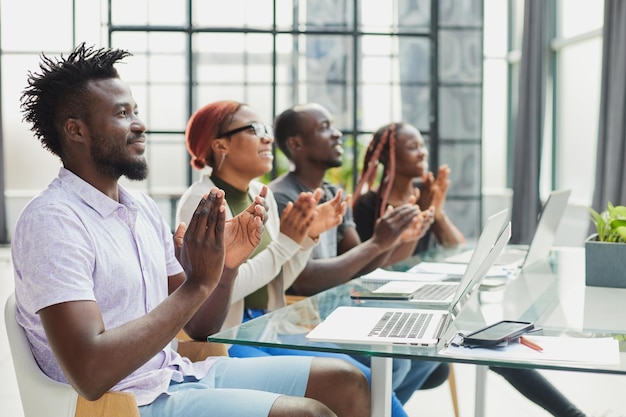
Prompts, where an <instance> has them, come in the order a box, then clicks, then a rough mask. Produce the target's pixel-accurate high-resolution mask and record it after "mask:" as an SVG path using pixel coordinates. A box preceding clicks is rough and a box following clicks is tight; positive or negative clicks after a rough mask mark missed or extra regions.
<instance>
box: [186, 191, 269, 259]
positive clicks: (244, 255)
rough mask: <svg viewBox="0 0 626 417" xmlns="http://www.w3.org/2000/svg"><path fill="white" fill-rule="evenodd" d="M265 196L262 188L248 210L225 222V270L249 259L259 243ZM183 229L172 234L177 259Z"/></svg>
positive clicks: (265, 193)
mask: <svg viewBox="0 0 626 417" xmlns="http://www.w3.org/2000/svg"><path fill="white" fill-rule="evenodd" d="M266 196H267V187H266V186H263V188H262V189H261V191H260V192H259V195H257V196H256V197H255V199H254V201H253V202H252V204H250V205H249V206H248V208H246V209H245V210H244V211H242V212H241V213H239V214H238V215H237V216H235V217H233V218H232V219H229V220H226V224H225V231H224V241H225V250H226V254H225V256H224V266H225V267H226V268H230V269H235V268H237V267H238V266H239V265H241V264H242V263H243V262H245V261H246V260H247V259H248V258H249V257H250V255H251V254H252V252H254V250H255V249H256V247H257V246H258V245H259V243H261V237H262V234H263V225H264V224H265V222H266V221H267V211H268V205H267V202H266V201H265V197H266ZM185 229H186V227H185V224H184V223H181V224H179V225H178V228H177V229H176V232H175V233H174V247H175V249H176V257H177V258H179V255H178V254H179V252H180V248H181V246H182V243H183V236H184V234H185ZM179 259H180V258H179Z"/></svg>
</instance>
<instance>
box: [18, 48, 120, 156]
mask: <svg viewBox="0 0 626 417" xmlns="http://www.w3.org/2000/svg"><path fill="white" fill-rule="evenodd" d="M127 56H131V54H130V53H129V52H127V51H124V50H121V49H110V48H100V49H94V47H92V46H90V47H87V46H85V43H84V42H83V43H81V44H80V45H78V46H77V47H76V48H74V50H73V51H72V52H71V53H70V54H69V55H68V56H67V58H65V57H63V55H61V56H60V58H57V59H52V58H48V57H47V56H46V55H44V54H43V53H42V54H41V60H42V62H41V63H40V64H39V69H40V70H41V72H40V73H33V72H30V71H29V72H28V87H27V88H26V89H25V90H24V91H23V92H22V96H21V109H22V113H23V114H24V117H23V120H24V121H26V122H29V123H31V124H32V127H31V130H32V131H33V132H34V133H35V136H36V137H37V138H38V139H39V141H40V142H41V144H42V145H43V147H44V148H46V149H48V150H49V151H50V152H52V153H53V154H55V155H57V156H59V157H61V158H62V157H63V149H62V147H61V139H60V136H59V132H58V130H57V126H58V123H59V122H62V121H64V120H66V119H67V118H68V117H76V118H79V117H82V116H84V115H85V112H86V111H88V109H89V103H88V102H87V100H86V94H85V92H86V87H87V83H88V82H89V81H92V80H102V79H108V78H119V74H118V72H117V70H116V69H115V67H114V66H113V65H114V64H115V63H117V62H118V61H120V60H122V59H124V58H126V57H127Z"/></svg>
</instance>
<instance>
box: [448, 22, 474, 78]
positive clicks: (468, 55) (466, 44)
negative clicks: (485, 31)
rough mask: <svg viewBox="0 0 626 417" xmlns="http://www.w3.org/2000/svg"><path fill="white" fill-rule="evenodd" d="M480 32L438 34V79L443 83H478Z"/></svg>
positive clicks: (465, 31)
mask: <svg viewBox="0 0 626 417" xmlns="http://www.w3.org/2000/svg"><path fill="white" fill-rule="evenodd" d="M482 64H483V62H482V34H481V33H480V31H467V30H463V31H450V30H444V31H441V32H440V33H439V77H440V79H441V81H443V82H446V81H447V82H480V78H481V75H482V74H481V69H482Z"/></svg>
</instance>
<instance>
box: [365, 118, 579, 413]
mask: <svg viewBox="0 0 626 417" xmlns="http://www.w3.org/2000/svg"><path fill="white" fill-rule="evenodd" d="M379 165H382V166H383V173H382V178H381V180H380V181H379V184H380V185H379V186H378V187H377V188H373V185H374V184H375V183H376V176H377V173H378V169H379ZM449 175H450V168H449V167H448V166H447V165H441V166H440V167H439V169H438V170H437V177H435V176H434V174H433V173H432V172H430V171H428V149H427V148H426V144H425V142H424V139H423V138H422V135H421V134H420V132H419V131H418V130H417V129H416V128H415V127H414V126H412V125H410V124H407V123H391V124H388V125H386V126H383V127H381V128H380V129H378V131H376V133H374V136H373V138H372V141H371V142H370V144H369V147H368V149H367V152H366V154H365V159H364V162H363V173H362V175H361V178H360V180H359V182H358V184H357V187H356V189H355V192H354V200H353V201H354V208H353V216H354V221H355V223H356V227H357V231H358V233H359V236H360V237H361V239H367V238H368V237H369V236H370V235H371V233H372V227H373V225H374V224H375V222H376V220H377V219H378V217H380V215H381V213H383V212H384V210H387V209H388V207H389V206H396V205H401V204H404V203H405V202H406V201H408V199H409V198H410V197H411V196H414V195H417V196H418V198H417V204H419V206H420V207H422V208H423V207H430V206H433V207H434V208H435V211H434V212H435V214H434V216H435V219H434V222H433V224H432V225H431V227H430V229H429V230H428V231H427V232H426V235H425V236H424V237H422V238H421V239H420V241H419V244H418V246H417V248H416V253H419V252H423V251H424V250H426V249H428V248H429V246H431V245H432V242H429V241H432V236H433V235H434V237H435V239H436V241H437V242H438V243H439V244H440V245H442V246H444V247H450V246H454V245H458V244H461V243H463V242H464V241H465V238H464V237H463V235H462V234H461V232H460V231H459V229H458V228H457V227H456V226H455V225H454V224H453V223H452V221H450V219H449V218H448V217H447V216H446V214H445V212H444V210H443V207H444V203H445V200H446V195H447V191H448V186H449V185H450V180H449ZM489 369H491V370H492V371H494V372H495V373H497V374H499V375H501V376H502V377H503V378H504V379H506V380H507V381H508V382H509V383H510V384H511V385H512V386H513V387H514V388H515V389H517V390H518V391H519V392H520V393H521V394H522V395H524V396H525V397H526V398H528V399H529V400H531V401H532V402H534V403H535V404H537V405H538V406H540V407H543V408H544V409H545V410H547V411H548V412H549V413H550V414H552V415H554V416H557V417H584V413H583V412H582V411H580V410H579V409H578V408H576V406H575V405H574V404H572V403H571V402H570V401H569V400H568V399H567V398H566V397H565V396H564V395H563V394H561V393H560V392H559V391H558V390H557V389H556V387H554V386H553V385H552V384H551V383H550V382H549V381H548V380H547V379H545V378H544V377H543V375H541V374H540V373H539V372H538V371H537V370H535V369H519V368H502V367H496V366H490V367H489ZM409 375H411V372H409ZM395 393H396V396H397V397H398V399H400V401H402V403H405V402H406V401H407V400H408V399H409V398H410V396H411V395H412V394H413V392H411V391H405V392H403V391H402V390H401V389H397V390H396V391H395Z"/></svg>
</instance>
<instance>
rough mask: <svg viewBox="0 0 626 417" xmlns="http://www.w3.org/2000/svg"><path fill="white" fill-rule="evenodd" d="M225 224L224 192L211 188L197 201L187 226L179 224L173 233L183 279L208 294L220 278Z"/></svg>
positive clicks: (223, 252)
mask: <svg viewBox="0 0 626 417" xmlns="http://www.w3.org/2000/svg"><path fill="white" fill-rule="evenodd" d="M225 224H226V202H225V200H224V191H222V190H220V189H218V188H215V187H213V188H211V190H210V191H209V193H208V194H205V195H204V196H203V197H202V199H201V200H200V203H199V204H198V207H197V208H196V211H195V212H194V214H193V217H192V218H191V221H190V222H189V227H186V226H185V224H184V223H181V224H180V225H179V226H178V228H177V229H176V233H175V234H174V247H175V250H176V257H177V258H178V260H179V262H180V264H181V265H182V267H183V269H184V270H185V274H186V275H187V280H188V281H190V282H196V283H197V284H198V285H201V286H205V287H208V290H209V291H213V289H215V287H216V286H217V284H218V282H219V280H220V276H221V275H222V269H223V266H224V255H225V245H224V228H225Z"/></svg>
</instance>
